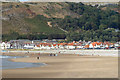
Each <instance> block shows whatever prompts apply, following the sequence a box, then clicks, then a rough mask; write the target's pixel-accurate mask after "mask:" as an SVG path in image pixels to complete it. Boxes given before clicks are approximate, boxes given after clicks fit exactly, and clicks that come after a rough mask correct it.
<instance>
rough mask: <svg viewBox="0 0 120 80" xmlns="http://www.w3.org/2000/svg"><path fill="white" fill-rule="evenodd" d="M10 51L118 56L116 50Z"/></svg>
mask: <svg viewBox="0 0 120 80" xmlns="http://www.w3.org/2000/svg"><path fill="white" fill-rule="evenodd" d="M8 52H10V53H28V52H29V53H55V54H56V53H61V54H79V55H90V56H91V55H92V56H114V57H118V50H94V49H93V50H82V49H81V50H38V51H8Z"/></svg>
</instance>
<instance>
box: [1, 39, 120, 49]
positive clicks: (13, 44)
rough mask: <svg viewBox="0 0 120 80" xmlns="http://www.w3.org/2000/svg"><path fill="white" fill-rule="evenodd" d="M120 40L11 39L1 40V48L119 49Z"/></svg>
mask: <svg viewBox="0 0 120 80" xmlns="http://www.w3.org/2000/svg"><path fill="white" fill-rule="evenodd" d="M119 44H120V42H116V43H110V42H99V41H97V42H92V41H88V42H86V41H73V42H69V43H65V42H62V43H60V42H58V41H57V40H42V41H41V40H32V41H31V40H11V41H9V42H0V46H1V49H70V50H74V49H118V48H119Z"/></svg>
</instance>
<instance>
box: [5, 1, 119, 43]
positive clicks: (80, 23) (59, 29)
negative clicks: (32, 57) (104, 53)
mask: <svg viewBox="0 0 120 80" xmlns="http://www.w3.org/2000/svg"><path fill="white" fill-rule="evenodd" d="M29 4H32V3H29ZM29 4H26V5H25V7H26V8H31V5H29ZM46 4H48V3H46ZM64 4H65V5H67V6H62V7H61V6H60V5H64ZM53 5H54V3H50V4H49V6H47V7H46V6H44V9H43V10H44V14H46V15H47V14H48V15H47V16H49V18H47V17H46V16H43V15H36V16H34V17H32V18H29V17H24V18H22V19H21V20H18V21H22V20H23V21H22V22H24V23H25V25H22V27H23V26H24V27H25V29H28V30H27V31H28V32H27V33H20V32H19V31H18V30H19V28H20V27H21V26H20V27H18V28H15V29H13V30H12V32H11V31H10V32H9V33H6V34H3V40H4V41H5V40H11V39H30V40H32V39H37V40H38V39H65V38H67V40H68V41H73V40H76V41H78V40H86V41H89V40H92V41H97V40H99V41H112V42H115V41H118V37H119V36H120V35H119V32H120V31H119V29H120V27H119V22H118V16H119V15H120V14H119V13H118V12H116V11H115V10H114V8H118V5H105V6H100V7H98V5H96V6H91V5H84V4H83V3H60V4H59V3H56V4H55V5H54V6H53ZM12 6H13V5H12ZM12 6H10V7H11V8H12ZM34 6H37V4H36V5H34ZM55 6H56V7H57V8H59V7H61V8H62V9H61V8H60V9H57V8H55V9H54V7H55ZM16 7H17V8H19V5H17V6H16ZM32 7H33V6H32ZM37 8H38V7H37ZM40 9H41V8H40ZM65 10H67V12H65ZM31 11H32V10H31ZM33 12H34V11H33ZM58 12H59V13H60V14H65V15H66V16H62V17H61V18H60V17H59V16H58V17H53V14H54V15H56V14H58ZM63 12H65V13H63ZM21 14H22V13H21ZM24 14H25V13H24ZM24 14H22V15H24ZM29 14H30V12H29ZM71 14H73V15H71ZM50 16H51V17H50ZM73 16H75V17H73ZM76 16H78V17H76ZM63 17H64V18H63ZM12 20H13V18H11V21H12ZM15 20H16V19H15ZM16 21H17V20H16ZM16 21H14V22H16ZM4 22H6V21H4ZM47 22H51V25H52V27H51V26H49V25H48V23H47ZM17 23H18V22H16V23H15V24H14V27H17V26H16V25H17ZM19 23H20V22H19ZM7 24H8V23H7ZM7 24H6V23H4V25H7ZM9 24H10V22H9ZM8 26H9V25H8ZM8 26H7V27H8ZM11 26H13V25H12V24H11V25H10V27H11ZM10 27H9V28H10ZM5 28H6V27H5ZM6 29H7V28H6ZM10 30H11V29H10ZM15 30H16V31H15ZM4 31H5V30H4ZM65 31H67V33H66V32H65Z"/></svg>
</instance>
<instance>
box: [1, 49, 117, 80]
mask: <svg viewBox="0 0 120 80" xmlns="http://www.w3.org/2000/svg"><path fill="white" fill-rule="evenodd" d="M113 52H114V51H113ZM36 53H38V52H36ZM36 53H32V52H30V53H28V54H25V52H22V53H17V52H16V53H15V52H14V53H7V55H11V54H12V55H16V56H18V55H19V56H26V55H29V57H26V58H17V59H11V60H12V61H15V62H32V63H45V64H47V65H45V66H41V67H32V68H19V69H6V70H3V72H2V73H3V78H117V77H118V58H117V57H112V56H97V55H94V56H88V55H84V56H81V55H78V54H63V53H59V54H58V56H49V53H41V54H40V55H39V57H40V59H37V58H36V56H38V54H36ZM54 53H55V52H54ZM110 54H111V53H110ZM4 55H5V54H4Z"/></svg>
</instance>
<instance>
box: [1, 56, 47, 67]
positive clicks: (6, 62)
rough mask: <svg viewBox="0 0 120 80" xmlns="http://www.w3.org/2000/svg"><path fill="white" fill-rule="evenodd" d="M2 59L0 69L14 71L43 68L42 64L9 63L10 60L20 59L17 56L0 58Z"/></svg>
mask: <svg viewBox="0 0 120 80" xmlns="http://www.w3.org/2000/svg"><path fill="white" fill-rule="evenodd" d="M0 58H2V65H1V64H0V69H16V68H29V67H40V66H44V65H45V64H44V63H25V62H12V61H9V59H10V58H21V57H19V56H15V57H13V56H0Z"/></svg>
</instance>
